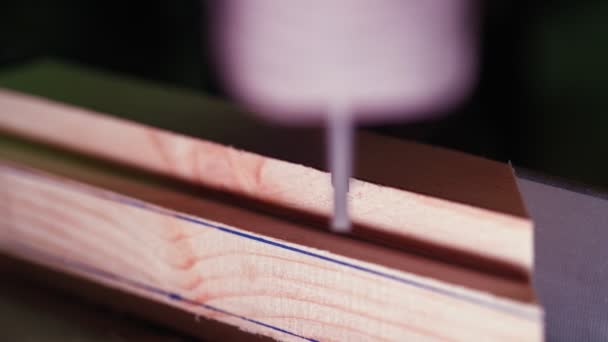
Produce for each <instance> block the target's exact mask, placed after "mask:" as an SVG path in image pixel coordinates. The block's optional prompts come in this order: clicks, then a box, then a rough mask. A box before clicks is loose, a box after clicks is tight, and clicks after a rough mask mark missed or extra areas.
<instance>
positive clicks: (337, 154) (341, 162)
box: [327, 103, 354, 233]
mask: <svg viewBox="0 0 608 342" xmlns="http://www.w3.org/2000/svg"><path fill="white" fill-rule="evenodd" d="M353 130H354V126H353V121H352V117H351V115H350V113H349V112H348V111H347V109H346V108H345V106H344V105H343V104H342V103H335V104H332V106H331V107H330V108H329V113H328V127H327V135H328V139H327V141H328V148H329V153H328V156H329V169H330V171H331V179H332V185H333V188H334V215H333V218H332V225H331V226H332V230H333V231H334V232H339V233H348V232H350V226H351V225H350V217H349V213H348V190H349V182H350V177H351V175H352V161H353V158H352V155H353Z"/></svg>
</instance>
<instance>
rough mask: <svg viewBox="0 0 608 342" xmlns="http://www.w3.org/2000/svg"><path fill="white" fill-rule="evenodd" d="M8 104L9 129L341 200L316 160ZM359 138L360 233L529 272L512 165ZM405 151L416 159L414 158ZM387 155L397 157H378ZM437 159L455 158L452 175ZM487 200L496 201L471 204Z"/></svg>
mask: <svg viewBox="0 0 608 342" xmlns="http://www.w3.org/2000/svg"><path fill="white" fill-rule="evenodd" d="M0 108H1V110H2V112H0V130H3V131H5V132H9V133H11V134H17V135H21V136H26V137H28V138H31V139H35V140H39V141H42V142H45V143H48V144H53V145H56V146H60V147H62V148H67V149H71V150H75V151H78V152H82V153H85V154H89V155H95V156H97V157H100V158H104V159H109V160H113V161H116V162H119V163H124V164H127V165H132V166H136V167H139V168H143V169H146V170H149V171H153V172H156V173H159V174H164V175H168V176H171V177H176V178H179V179H182V180H184V181H188V182H192V183H193V184H199V185H203V186H206V187H210V188H213V189H217V190H220V191H226V192H230V193H233V194H237V195H239V196H242V197H248V198H252V199H254V200H256V201H258V202H264V203H268V204H270V205H272V206H276V207H279V208H285V209H289V210H291V211H297V212H301V213H307V214H311V215H314V216H320V217H327V216H328V215H329V214H330V211H331V208H332V206H331V187H330V181H329V176H328V175H327V173H325V172H322V171H320V170H317V169H313V168H310V167H306V166H303V165H297V164H293V163H288V162H284V161H281V160H277V159H273V158H269V157H264V156H262V155H258V154H254V153H250V152H246V151H242V150H238V149H234V148H231V147H229V146H226V145H221V144H218V143H214V142H211V141H205V140H200V139H195V138H192V137H188V136H184V135H181V134H176V133H173V132H170V131H166V130H163V129H159V128H155V127H150V126H146V125H142V124H139V123H136V122H132V121H127V120H123V119H119V118H115V117H111V116H105V115H102V114H99V113H95V112H92V111H89V110H85V109H80V108H76V107H72V106H69V105H65V104H61V103H57V102H53V101H49V100H46V99H42V98H37V97H32V96H28V95H24V94H19V93H16V92H13V91H1V92H0ZM41 118H42V119H41ZM40 120H44V124H41V122H40ZM360 140H361V141H362V144H361V146H362V151H363V152H364V153H362V154H361V156H362V157H361V158H360V159H361V162H360V163H359V166H358V170H359V174H360V175H361V178H362V179H365V180H355V181H353V183H352V187H351V192H350V194H349V200H350V205H351V212H352V219H353V222H354V223H355V225H356V227H355V228H356V229H355V234H359V235H361V236H372V237H378V236H379V237H380V238H381V240H382V241H389V242H390V241H398V243H399V244H400V245H401V244H408V243H410V242H412V241H413V242H415V243H416V244H421V245H423V246H427V247H424V248H422V249H424V250H425V251H427V252H431V253H433V252H434V251H438V252H441V251H446V250H450V251H452V252H453V253H451V254H449V255H448V258H453V259H454V260H458V259H460V256H461V255H466V256H469V259H472V260H474V262H473V263H474V264H479V265H481V264H483V262H481V261H482V260H486V261H489V262H490V263H491V265H493V266H492V267H491V268H492V269H498V268H499V266H498V265H503V266H505V267H506V268H508V269H510V270H515V271H516V272H517V273H519V274H526V275H529V273H530V270H531V268H532V264H533V261H532V224H531V222H530V220H529V219H528V218H527V217H526V215H525V211H524V210H523V206H522V205H521V201H520V199H519V197H518V192H517V189H516V186H515V183H514V180H513V177H512V174H511V170H510V168H509V167H508V166H507V165H502V164H500V163H496V162H490V161H486V160H480V159H476V158H474V157H470V156H465V155H462V154H459V153H455V152H454V153H452V152H446V151H444V150H441V149H437V148H430V147H426V146H422V145H417V144H405V143H400V142H396V141H394V140H391V139H385V138H381V137H377V136H374V135H369V134H363V135H362V136H361V139H360ZM365 151H367V152H365ZM374 151H382V153H377V152H374ZM400 151H401V152H400ZM404 154H405V155H407V156H412V158H414V159H411V160H410V163H407V161H406V160H405V159H407V157H406V156H404ZM380 157H383V158H384V159H385V161H384V165H386V164H387V163H389V166H387V167H380V166H378V163H379V161H378V160H377V159H378V158H380ZM438 160H439V161H441V160H443V161H448V162H449V163H448V164H449V165H452V167H453V168H452V169H451V170H450V171H451V172H452V173H453V175H454V177H452V178H451V180H450V178H449V177H446V176H445V175H446V174H449V173H446V172H444V170H445V166H443V165H444V164H442V163H437V161H438ZM391 162H394V165H390V163H391ZM409 165H421V168H420V169H418V168H414V167H409ZM406 170H410V171H409V172H407V173H406V172H405V171H406ZM425 170H426V171H425ZM462 170H468V171H465V172H463V171H462ZM412 174H415V176H410V175H412ZM410 178H411V179H414V180H415V182H414V183H415V184H417V185H415V186H413V188H415V189H414V190H411V191H410V190H406V188H407V187H408V186H407V185H406V184H404V181H403V180H407V179H410ZM460 178H465V179H466V180H467V182H461V181H458V179H460ZM399 179H401V181H399ZM389 183H390V185H391V186H388V185H387V184H389ZM393 184H394V185H393ZM463 184H465V185H463ZM466 184H469V185H468V187H467V186H466ZM480 184H481V186H480ZM410 188H412V187H411V186H410ZM425 189H426V190H425ZM435 193H439V194H441V196H437V197H435V196H433V195H431V194H435ZM458 199H465V200H462V201H460V200H458ZM480 202H483V203H487V204H486V205H484V206H475V205H472V204H471V203H480ZM429 246H430V247H429ZM478 261H480V262H478Z"/></svg>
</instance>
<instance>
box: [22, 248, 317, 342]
mask: <svg viewBox="0 0 608 342" xmlns="http://www.w3.org/2000/svg"><path fill="white" fill-rule="evenodd" d="M14 245H18V246H20V248H21V249H22V250H27V253H28V255H32V254H38V255H39V256H41V257H42V258H44V259H46V260H51V261H53V262H55V263H60V264H63V265H66V266H67V267H69V268H71V269H73V270H77V271H81V272H84V273H89V274H92V275H95V276H98V277H101V278H105V279H110V280H113V281H116V282H119V283H123V284H126V285H129V286H132V287H134V288H137V289H140V290H143V291H146V292H149V293H153V294H156V295H159V296H163V297H167V298H169V299H171V300H174V301H177V302H182V303H186V304H189V305H192V306H200V307H203V308H205V309H207V310H211V311H215V312H218V313H221V314H223V315H226V316H230V317H235V318H238V319H241V320H243V321H246V322H250V323H253V324H256V325H259V326H262V327H265V328H268V329H271V330H274V331H278V332H280V333H283V334H287V335H289V336H293V337H297V338H299V339H302V340H304V341H309V342H319V341H318V340H315V339H312V338H308V337H306V336H302V335H298V334H296V333H294V332H291V331H289V330H285V329H283V328H279V327H277V326H274V325H271V324H268V323H264V322H262V321H258V320H256V319H251V318H248V317H245V316H241V315H239V314H235V313H232V312H230V311H226V310H224V309H220V308H218V307H215V306H212V305H209V304H205V303H200V302H197V301H195V300H192V299H189V298H186V297H183V296H182V295H180V294H178V293H174V292H170V291H167V290H163V289H161V288H158V287H155V286H151V285H148V284H144V283H140V282H138V281H135V280H132V279H129V278H126V277H123V276H120V275H118V274H114V273H111V272H108V271H104V270H101V269H99V268H96V267H93V266H90V265H87V264H84V263H80V262H77V261H73V260H69V259H65V258H62V257H59V256H56V255H52V254H50V253H46V252H43V251H40V250H38V249H35V248H32V247H30V246H28V245H27V244H23V243H15V244H14Z"/></svg>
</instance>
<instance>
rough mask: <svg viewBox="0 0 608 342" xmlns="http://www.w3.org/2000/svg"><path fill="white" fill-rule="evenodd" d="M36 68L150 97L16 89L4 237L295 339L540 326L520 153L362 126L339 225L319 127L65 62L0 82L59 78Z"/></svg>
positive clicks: (2, 207)
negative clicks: (330, 226)
mask: <svg viewBox="0 0 608 342" xmlns="http://www.w3.org/2000/svg"><path fill="white" fill-rule="evenodd" d="M32 70H34V71H35V73H37V74H43V75H45V77H47V78H48V79H49V80H52V79H62V80H69V82H68V83H69V84H73V88H72V89H66V90H64V91H67V92H73V93H79V94H81V95H83V96H82V97H83V98H85V99H88V100H87V101H90V100H91V99H97V100H100V102H98V103H101V104H103V103H106V102H108V103H109V102H112V101H110V99H119V100H118V102H121V101H122V102H128V101H132V100H133V99H134V98H140V96H141V95H142V94H148V95H150V96H149V97H146V98H147V99H149V101H148V100H146V101H136V103H137V104H138V105H136V106H132V109H133V111H130V110H129V111H125V112H120V111H119V110H118V111H115V110H114V109H113V110H112V114H105V113H100V112H95V111H92V110H89V109H83V108H79V107H75V106H73V105H68V104H66V103H60V102H57V101H53V100H51V99H50V98H56V99H62V97H63V96H64V94H62V93H57V91H56V89H54V88H52V87H51V88H49V89H46V91H41V90H40V89H38V90H36V91H33V93H37V94H39V95H43V96H44V97H39V96H32V95H26V94H24V93H20V92H16V91H13V90H8V89H7V90H0V131H3V132H5V133H7V134H8V135H6V136H0V186H1V189H3V190H5V191H2V192H0V214H2V219H1V220H0V251H4V252H5V253H10V254H12V255H14V256H17V257H20V258H24V259H28V260H30V261H33V262H36V263H41V264H44V265H47V266H50V267H53V268H55V269H58V270H61V271H65V272H71V273H72V274H75V275H77V276H81V277H85V278H88V279H90V280H92V281H95V282H99V283H101V284H105V285H107V286H111V287H114V288H117V289H119V290H121V291H125V292H127V293H131V294H133V295H138V296H141V297H143V298H147V299H148V300H151V301H156V302H159V303H161V304H162V305H168V306H172V307H175V308H177V309H178V310H181V311H183V312H190V313H192V314H194V315H202V316H204V317H207V318H209V319H212V320H219V321H222V322H224V323H227V324H231V325H235V326H238V327H240V328H242V329H245V330H247V331H250V332H254V333H259V334H263V335H264V336H270V337H273V338H277V339H282V340H292V339H293V340H302V339H305V340H307V339H308V340H316V339H320V340H408V339H417V340H418V339H430V340H433V339H439V340H471V339H492V340H494V339H495V340H512V339H516V340H538V339H541V338H542V335H543V329H542V326H543V323H542V322H543V320H542V311H541V310H540V309H539V308H538V306H537V305H536V303H535V299H534V293H533V291H532V289H531V286H530V282H529V280H530V279H529V277H530V274H531V270H532V264H533V260H532V256H533V252H532V246H533V243H532V235H533V234H532V223H531V221H530V220H529V218H528V217H527V214H526V212H525V210H524V208H523V205H522V202H521V199H520V197H519V193H518V191H517V188H516V185H515V181H514V178H513V175H512V170H511V168H510V167H509V166H508V165H505V164H501V163H497V162H493V161H489V160H485V159H481V158H477V157H473V156H468V155H465V154H462V153H458V152H454V151H448V150H444V149H440V148H436V147H430V146H425V145H420V144H415V143H409V142H403V141H398V140H394V139H389V138H385V137H379V136H376V135H373V134H369V133H364V132H360V133H359V134H358V141H359V145H358V154H357V155H358V162H357V168H356V169H357V170H356V177H357V180H355V181H354V182H353V184H352V188H351V193H350V198H349V200H350V202H351V205H352V210H351V211H352V213H353V221H354V223H355V229H354V231H353V234H352V235H350V236H337V235H334V234H331V233H329V232H328V231H327V229H326V228H325V227H324V226H325V222H326V220H327V217H328V215H329V214H330V210H331V207H332V206H331V203H330V200H331V186H330V179H329V175H328V174H327V173H326V172H324V171H323V169H324V168H323V165H322V164H323V163H321V162H320V161H319V156H320V155H321V154H320V153H319V151H318V147H319V146H321V145H322V140H319V139H318V137H319V134H318V132H316V133H315V132H310V131H307V130H293V129H285V130H283V129H281V130H278V129H276V128H272V127H270V126H268V125H266V124H264V123H260V122H257V121H254V120H252V119H251V117H250V116H246V115H245V114H246V113H242V112H239V111H235V110H234V109H233V108H232V107H230V106H223V105H221V103H219V102H217V101H213V100H209V99H206V98H204V97H200V95H193V94H188V93H187V92H186V94H187V95H183V94H182V91H178V92H177V94H179V95H175V96H174V95H171V96H168V95H167V94H174V93H175V91H174V90H170V91H167V89H164V88H150V89H148V88H145V87H142V86H141V84H138V83H137V82H133V81H131V80H124V79H120V80H116V79H115V78H113V77H108V76H106V75H101V74H98V73H95V72H90V71H86V70H85V71H83V70H81V69H74V68H69V67H68V68H66V67H64V66H57V65H55V64H52V63H51V64H50V65H49V64H48V63H46V64H45V63H43V64H42V65H35V66H33V67H32V68H30V69H25V70H23V71H22V72H16V73H15V72H13V73H9V74H8V76H6V75H4V76H3V75H0V85H2V84H3V85H5V86H7V85H8V86H10V87H11V88H13V89H19V90H26V89H25V88H31V87H33V88H37V87H38V86H39V85H40V84H43V85H44V82H34V83H32V82H30V83H27V82H26V83H23V74H25V75H27V74H28V72H32ZM125 85H126V86H125ZM43 88H44V87H43ZM140 88H141V89H143V90H141V91H139V90H138V94H139V95H140V96H134V91H133V89H140ZM144 88H145V89H144ZM92 89H95V90H96V92H92V91H91V90H92ZM125 90H128V91H125ZM126 93H128V94H129V95H128V96H127V95H125V94H126ZM49 94H50V95H49ZM169 98H171V99H173V101H166V100H167V99H169ZM120 99H122V100H120ZM87 101H85V102H87ZM93 102H95V101H91V103H93ZM142 103H152V104H153V105H151V106H145V105H141V104H142ZM170 103H172V104H170ZM101 107H103V105H102V106H101ZM139 107H141V108H139ZM93 108H97V109H99V106H93ZM159 108H160V109H159ZM171 108H173V109H171ZM130 113H133V114H130ZM147 113H150V115H151V114H153V113H156V114H159V113H165V114H167V113H170V115H164V116H154V118H155V119H148V117H147V116H146V114H147ZM151 117H152V116H151ZM161 117H162V119H158V118H161ZM155 120H156V121H155ZM176 123H181V126H184V123H187V124H186V126H185V128H184V127H178V126H180V125H178V124H176ZM191 127H194V128H191ZM197 128H198V129H197ZM244 132H246V134H245V133H244ZM277 132H280V133H279V134H276V133H277ZM273 135H275V136H277V135H278V137H279V140H278V141H279V142H280V143H277V140H273V139H272V136H273ZM16 137H25V138H27V139H31V140H34V141H38V142H41V143H43V144H44V145H37V144H32V143H31V142H25V141H23V140H21V138H16ZM243 138H246V139H243ZM275 139H276V137H275ZM294 139H295V140H294ZM290 144H295V145H294V146H295V148H290V146H289V145H290ZM309 147H311V148H309ZM242 149H246V150H247V151H245V150H242ZM66 151H72V152H66ZM277 158H280V159H277ZM100 159H101V160H104V161H100ZM281 159H285V160H281ZM321 159H322V158H321ZM287 160H288V161H287ZM302 163H303V164H302ZM313 228H314V229H313ZM482 321H483V324H480V322H482Z"/></svg>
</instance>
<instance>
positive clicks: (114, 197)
mask: <svg viewBox="0 0 608 342" xmlns="http://www.w3.org/2000/svg"><path fill="white" fill-rule="evenodd" d="M10 169H11V170H12V171H14V172H15V173H20V174H22V175H26V176H29V177H34V178H36V179H38V180H42V181H45V182H52V183H55V184H58V182H57V181H55V180H49V179H48V178H45V177H42V176H41V175H38V174H36V173H34V172H31V171H28V170H24V169H16V168H12V167H11V168H10ZM81 184H82V183H81ZM85 186H86V187H87V188H88V189H90V190H89V191H88V193H89V194H91V195H93V196H95V197H98V198H103V199H106V200H109V201H113V202H117V203H120V204H124V205H128V206H131V207H134V208H138V209H141V210H147V211H153V212H155V213H158V214H162V215H166V216H171V217H174V218H176V219H178V220H182V221H186V222H189V223H192V224H195V225H197V226H199V227H205V228H211V229H217V230H219V231H221V232H223V233H226V234H231V235H235V236H239V237H241V238H245V239H249V240H253V241H256V242H259V243H263V244H266V245H270V246H274V247H277V248H281V249H284V250H288V251H291V252H294V253H298V254H301V255H306V256H309V257H312V258H316V259H320V260H323V261H326V262H329V263H333V264H335V265H339V266H342V267H346V268H350V269H354V270H357V271H360V272H364V273H368V274H371V275H374V276H378V277H381V278H385V279H389V280H392V281H395V282H398V283H401V284H405V285H409V286H412V287H416V288H419V289H424V290H427V291H431V292H434V293H437V294H441V295H444V296H446V297H450V298H454V299H458V300H462V301H466V302H469V303H472V304H476V305H479V306H484V307H487V308H490V309H494V310H498V311H502V312H504V313H507V314H510V315H513V316H516V317H518V318H521V319H526V320H530V321H537V320H538V319H539V317H538V316H537V315H536V314H534V313H533V312H528V311H525V310H521V309H518V308H516V307H512V306H509V305H508V304H506V303H500V302H494V301H492V300H491V299H490V298H486V297H475V296H473V295H470V294H466V293H459V292H455V291H451V290H449V289H446V288H441V287H437V286H435V285H433V284H425V283H423V282H420V281H418V280H416V279H413V278H406V277H403V276H398V275H394V274H390V273H387V272H383V271H380V270H375V269H372V268H369V267H366V266H362V265H357V264H354V263H352V262H348V261H343V260H340V259H338V258H334V257H331V256H326V255H322V254H319V253H315V252H312V251H307V250H304V249H302V248H298V247H294V246H290V245H288V244H285V243H281V242H277V241H273V240H270V239H267V238H264V237H260V236H256V235H253V234H250V233H247V232H244V231H239V230H236V229H232V228H229V227H226V226H223V225H219V224H214V223H211V222H207V221H205V220H202V219H198V218H194V217H192V216H189V215H186V214H182V213H178V212H176V211H173V210H169V209H165V208H161V207H158V206H155V205H152V204H149V203H147V202H145V201H141V200H138V199H134V198H131V197H128V196H124V195H121V194H118V193H115V192H111V191H107V190H103V189H99V188H96V187H94V186H89V185H85ZM30 249H31V248H30ZM38 253H40V252H38ZM55 258H56V257H55ZM64 263H66V264H72V265H78V267H77V268H78V269H81V270H84V269H88V270H90V271H89V272H91V273H94V274H97V275H102V276H105V277H106V278H110V279H115V280H117V281H122V282H124V283H127V284H130V285H132V286H135V287H137V288H139V289H142V290H146V291H148V292H152V293H156V294H159V295H163V296H167V297H168V298H170V299H172V300H177V301H181V302H185V303H189V304H192V305H198V306H202V307H204V308H207V309H209V310H213V311H216V312H219V313H223V314H226V315H228V316H232V317H236V318H239V319H242V320H244V321H247V322H250V323H253V324H257V325H260V326H264V327H267V328H269V329H272V330H275V331H279V332H282V333H285V334H288V335H291V336H294V337H298V338H301V339H303V340H306V341H315V340H313V339H310V338H307V337H304V336H300V335H297V334H295V333H292V332H290V331H287V330H284V329H281V328H278V327H275V326H272V325H269V324H266V323H264V322H260V321H257V320H254V319H250V318H247V317H244V316H240V315H238V314H234V313H231V312H228V311H225V310H223V309H220V308H216V307H213V306H210V305H207V304H201V303H197V302H195V301H193V300H191V299H187V298H184V297H182V296H180V295H179V294H176V293H171V292H168V291H165V290H162V289H158V288H155V287H153V286H149V285H147V284H143V283H139V282H135V281H132V280H130V279H127V278H124V277H121V276H119V275H116V274H112V273H109V272H105V271H102V270H98V269H96V268H93V267H90V266H87V265H82V264H78V263H75V262H71V261H68V262H66V261H65V260H64Z"/></svg>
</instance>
